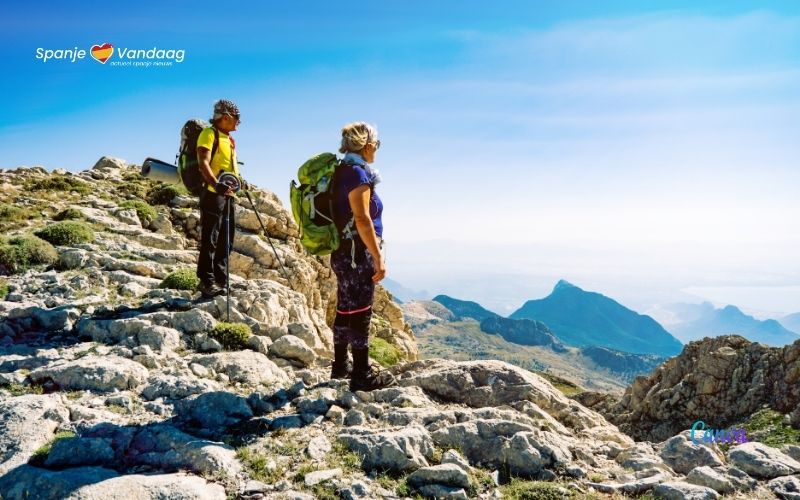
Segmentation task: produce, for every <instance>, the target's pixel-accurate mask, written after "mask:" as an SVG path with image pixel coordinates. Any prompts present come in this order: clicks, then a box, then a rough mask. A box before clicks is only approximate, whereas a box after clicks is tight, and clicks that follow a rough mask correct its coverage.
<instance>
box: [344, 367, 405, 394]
mask: <svg viewBox="0 0 800 500" xmlns="http://www.w3.org/2000/svg"><path fill="white" fill-rule="evenodd" d="M394 385H397V382H396V381H395V379H394V376H393V375H392V374H391V373H389V372H387V371H386V370H380V369H378V368H377V367H375V366H370V367H369V370H367V372H366V373H361V374H357V373H353V375H352V377H351V378H350V392H356V391H367V392H369V391H374V390H376V389H384V388H386V387H392V386H394Z"/></svg>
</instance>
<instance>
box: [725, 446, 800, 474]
mask: <svg viewBox="0 0 800 500" xmlns="http://www.w3.org/2000/svg"><path fill="white" fill-rule="evenodd" d="M728 460H730V462H731V463H732V464H733V465H735V466H736V467H738V468H739V469H741V470H743V471H744V472H746V473H748V474H750V475H751V476H754V477H757V478H761V479H773V478H776V477H779V476H787V475H789V474H796V473H798V472H800V463H798V462H797V461H796V460H794V459H793V458H791V457H789V456H788V455H785V454H783V453H781V452H780V451H778V450H776V449H775V448H772V447H771V446H767V445H765V444H763V443H759V442H755V441H752V442H749V443H743V444H740V445H738V446H735V447H733V448H732V449H731V450H730V451H729V452H728Z"/></svg>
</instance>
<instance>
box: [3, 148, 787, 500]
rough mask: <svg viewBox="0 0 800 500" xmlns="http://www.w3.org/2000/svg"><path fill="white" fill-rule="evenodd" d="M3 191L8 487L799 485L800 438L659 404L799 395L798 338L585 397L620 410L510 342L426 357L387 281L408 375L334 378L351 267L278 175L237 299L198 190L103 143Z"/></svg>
mask: <svg viewBox="0 0 800 500" xmlns="http://www.w3.org/2000/svg"><path fill="white" fill-rule="evenodd" d="M0 193H2V200H3V202H2V206H0V225H2V232H3V234H4V236H3V237H2V239H0V267H1V271H2V273H3V274H4V275H5V276H4V277H3V278H2V281H0V298H2V299H3V300H2V301H0V314H2V319H1V320H0V498H2V499H3V500H12V499H23V498H24V499H32V498H35V499H51V498H52V499H64V498H66V499H100V498H103V499H105V498H110V499H229V498H238V499H258V498H287V499H305V498H346V499H359V498H363V499H367V498H412V497H424V498H500V497H508V498H621V497H623V496H632V497H636V496H642V495H647V496H648V497H649V498H718V497H720V496H721V495H728V496H729V497H731V498H776V497H777V498H797V495H798V490H799V489H800V479H798V474H800V463H798V459H800V448H798V447H797V446H791V445H788V446H770V445H768V444H766V443H762V442H757V441H751V442H745V443H734V444H730V445H722V444H719V445H718V444H717V443H714V442H703V441H697V440H696V439H692V435H691V434H690V430H689V427H688V426H687V425H686V420H685V419H684V420H679V421H678V420H676V422H677V423H675V424H671V423H670V425H658V424H657V423H656V420H657V419H658V418H664V419H668V418H673V417H674V413H675V412H679V411H681V410H680V409H681V408H684V409H685V408H687V407H688V406H686V405H689V404H690V402H691V401H690V400H691V398H693V397H695V396H697V395H699V394H707V395H714V394H717V395H720V397H727V398H734V397H736V396H737V395H738V396H739V397H740V399H741V400H742V403H741V405H739V406H737V407H735V409H734V410H735V411H737V412H739V411H741V412H747V411H751V410H752V409H753V408H755V406H753V405H754V404H755V402H754V401H755V400H756V395H757V394H758V395H759V396H758V397H760V398H761V399H759V402H762V403H769V404H772V405H774V406H773V407H774V408H775V409H777V410H780V411H784V412H789V406H790V405H791V404H794V405H795V407H796V405H797V399H791V398H794V397H795V396H794V395H793V394H795V393H794V392H792V391H793V390H796V384H795V389H793V388H792V386H791V384H792V383H793V382H792V381H793V380H794V381H795V382H796V378H797V375H798V373H800V372H798V370H797V369H796V368H797V367H796V363H797V349H798V348H800V347H799V346H794V347H791V346H790V347H787V348H785V349H783V350H774V351H769V350H768V349H769V348H766V347H763V346H757V345H756V346H752V345H746V344H741V345H740V344H736V345H733V346H726V345H725V344H724V342H726V341H727V342H733V341H736V342H739V341H738V340H736V339H734V340H730V339H728V340H720V339H714V340H712V341H708V340H705V341H703V342H699V343H693V344H690V345H689V346H688V347H686V348H685V350H684V353H683V354H682V355H681V356H679V357H678V358H673V359H671V360H669V361H667V362H666V363H665V364H664V365H662V366H661V367H659V368H658V369H657V370H656V371H655V372H654V374H652V375H651V376H650V377H649V378H644V379H640V380H637V382H636V383H635V384H634V386H633V387H632V388H629V390H628V393H626V398H625V399H623V401H621V402H616V401H613V400H609V399H608V398H603V397H599V396H598V397H594V398H591V397H588V398H584V399H581V401H584V402H585V403H586V404H587V405H592V406H594V407H597V408H598V409H602V411H604V412H606V410H607V409H608V408H616V409H618V411H617V413H613V412H611V413H607V415H608V418H609V419H611V422H610V421H609V420H608V419H607V418H606V417H604V416H603V415H602V414H601V413H598V412H597V411H594V410H593V409H591V408H588V407H587V406H585V405H584V404H582V403H581V402H579V401H577V400H575V399H571V398H568V397H567V396H565V395H564V394H563V393H561V392H560V391H559V390H558V389H556V388H555V387H553V385H551V384H550V383H549V382H548V381H547V380H545V379H544V378H542V377H540V376H538V375H536V374H534V373H532V372H530V371H527V370H524V369H522V368H519V367H516V366H512V365H510V364H508V363H504V362H501V361H492V360H484V361H463V362H456V361H452V360H444V359H424V360H420V359H418V357H419V356H418V354H417V346H416V340H415V338H414V335H413V334H412V332H411V330H410V328H409V327H408V326H407V325H406V324H405V323H404V321H403V317H402V312H401V311H400V309H399V308H398V306H397V305H396V304H395V302H394V301H393V300H392V297H391V296H390V295H389V294H388V293H387V292H386V291H385V290H383V289H382V288H379V289H378V291H377V293H376V304H375V312H376V313H375V315H374V318H373V324H372V326H371V328H372V331H371V348H370V355H371V356H372V357H373V359H374V362H375V363H379V364H382V365H383V366H384V369H386V370H390V371H391V372H392V373H393V374H394V376H395V377H396V380H397V385H396V386H393V387H388V388H385V389H382V390H376V391H372V392H356V393H353V392H350V391H349V390H348V384H347V381H346V380H334V381H330V380H329V378H328V373H329V371H330V358H331V348H332V346H331V330H330V327H329V325H330V324H331V321H332V319H333V311H334V304H333V301H334V300H335V293H334V291H335V281H334V279H335V278H334V277H333V276H332V274H331V272H330V270H329V266H328V262H327V260H326V259H325V258H318V257H311V256H308V255H307V254H305V253H304V251H303V249H302V247H301V246H300V244H299V240H298V238H297V236H298V232H297V227H296V226H295V225H294V222H293V221H292V218H291V216H290V214H289V213H288V212H287V211H286V209H285V208H284V207H282V206H281V204H280V202H279V200H278V198H277V197H276V196H275V195H274V194H272V193H270V192H268V191H265V190H255V192H254V193H253V194H254V203H253V204H252V205H251V204H250V203H249V202H248V201H246V198H238V200H237V205H236V220H237V226H238V227H237V239H236V245H235V249H234V253H233V255H232V266H231V281H232V283H231V296H230V321H228V304H227V302H226V298H225V297H224V296H222V297H216V298H214V299H213V300H206V301H203V300H200V296H199V293H198V292H197V291H196V290H195V288H196V283H195V282H194V281H193V268H194V265H195V259H196V253H197V251H196V247H197V236H198V234H197V233H198V223H199V212H198V209H197V203H196V200H195V199H193V198H192V197H190V196H187V195H186V194H184V193H181V191H180V189H176V188H175V187H174V186H167V185H163V184H159V183H154V182H151V181H148V180H147V179H143V178H141V176H140V175H139V169H138V167H137V166H136V165H130V164H127V163H126V162H124V161H122V160H118V159H114V158H102V159H101V160H100V161H99V162H98V163H97V165H95V166H94V168H92V169H90V170H87V171H84V172H80V173H77V174H72V173H69V172H66V171H55V172H52V173H50V172H47V171H46V170H44V169H43V168H39V167H33V168H19V169H16V170H5V171H0ZM257 212H258V214H260V216H261V218H262V219H263V220H264V221H265V223H266V225H267V229H268V231H269V233H270V236H271V238H272V244H273V245H274V247H275V252H273V249H272V246H271V245H270V242H269V241H266V240H265V239H264V238H263V236H261V235H260V234H259V229H260V226H259V223H258V219H257V216H256V213H257ZM276 253H277V257H276ZM745 342H746V341H745ZM792 349H794V350H792ZM714 360H716V361H714ZM759 360H760V361H759ZM712 361H713V362H712ZM692 363H694V364H692ZM748 363H749V364H748ZM742 367H743V368H742ZM692 370H694V372H696V373H697V375H695V376H693V377H694V378H692V377H690V372H691V371H692ZM737 370H738V371H737ZM681 374H682V375H681ZM701 375H708V376H709V377H710V378H708V380H712V382H710V383H709V382H704V380H706V379H703V378H702V376H701ZM682 380H685V381H684V382H681V381H682ZM681 384H682V385H681ZM732 385H733V386H735V387H733V388H732V387H731V386H732ZM683 387H689V388H690V390H689V389H684V388H683ZM685 390H689V392H687V393H684V392H683V391H685ZM778 390H782V391H784V392H785V393H786V395H785V396H782V397H783V399H780V398H781V396H778V395H777V394H774V393H773V394H772V395H770V394H768V393H769V392H770V391H778ZM748 391H749V392H748ZM670 395H671V396H670ZM684 399H685V401H684ZM600 401H602V402H604V404H600V403H599V402H600ZM681 401H683V403H684V407H681V405H680V404H681ZM792 401H793V403H792ZM728 403H730V401H728ZM695 405H705V408H707V410H708V411H709V412H711V411H719V412H722V411H723V410H724V409H725V408H724V405H723V402H720V405H719V406H713V407H712V406H708V403H707V402H704V401H698V402H696V403H695ZM782 405H783V406H782ZM650 408H653V409H650ZM734 410H729V411H731V412H733V411H734ZM659 411H662V412H664V413H663V414H662V413H658V412H659ZM698 411H699V410H698ZM637 412H638V413H637ZM795 413H796V411H795ZM614 415H617V416H614ZM625 415H627V416H625ZM631 415H636V417H635V418H634V417H632V416H631ZM726 415H727V414H726ZM734 417H735V415H734V414H733V413H731V414H730V418H731V419H733V418H734ZM612 422H614V423H612ZM615 423H616V424H617V425H619V426H620V427H617V426H616V425H615ZM645 423H646V424H647V425H645ZM620 429H622V430H624V431H625V432H621V430H620ZM637 429H641V430H637Z"/></svg>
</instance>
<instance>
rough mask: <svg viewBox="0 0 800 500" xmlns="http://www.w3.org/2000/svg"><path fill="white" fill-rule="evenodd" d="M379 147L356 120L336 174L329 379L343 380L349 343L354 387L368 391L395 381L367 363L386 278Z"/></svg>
mask: <svg viewBox="0 0 800 500" xmlns="http://www.w3.org/2000/svg"><path fill="white" fill-rule="evenodd" d="M380 145H381V141H379V140H378V132H377V130H375V128H374V127H372V126H371V125H369V124H367V123H364V122H356V123H351V124H349V125H346V126H345V127H344V128H343V129H342V144H341V147H340V148H339V152H340V153H344V159H343V160H342V162H341V163H340V164H339V165H338V166H337V167H336V171H335V173H334V175H333V193H334V199H333V204H334V205H333V207H334V222H335V223H336V227H337V228H338V229H339V230H340V231H341V234H342V239H341V244H340V245H339V248H338V249H337V250H336V251H334V252H333V253H332V254H331V267H332V268H333V272H334V273H335V274H336V278H337V281H338V289H337V305H336V321H335V322H334V325H333V348H334V359H333V365H332V367H331V378H345V377H346V376H347V373H348V369H347V346H348V345H350V346H351V349H352V351H353V367H352V373H351V377H350V389H351V390H353V391H357V390H365V391H370V390H373V389H379V388H382V387H387V386H388V385H391V384H393V383H394V379H393V377H392V376H391V374H389V373H388V372H381V371H380V370H378V369H377V367H375V366H370V364H369V355H368V352H369V342H368V335H369V323H370V319H371V318H372V302H373V295H374V292H375V283H377V282H379V281H380V280H382V279H383V278H384V277H385V276H386V263H385V261H384V255H383V253H382V247H383V239H382V236H383V222H382V221H381V215H382V213H383V203H382V202H381V199H380V198H379V197H378V194H377V193H376V192H375V185H376V184H378V183H379V182H380V181H381V178H380V176H379V175H378V171H377V170H375V169H373V168H372V166H371V165H370V164H371V163H372V162H374V161H375V153H376V151H378V148H379V147H380Z"/></svg>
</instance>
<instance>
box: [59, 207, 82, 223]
mask: <svg viewBox="0 0 800 500" xmlns="http://www.w3.org/2000/svg"><path fill="white" fill-rule="evenodd" d="M76 219H83V214H82V213H81V211H80V210H78V209H77V208H65V209H64V210H62V211H60V212H58V213H57V214H55V215H54V216H53V220H55V221H62V220H76Z"/></svg>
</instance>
